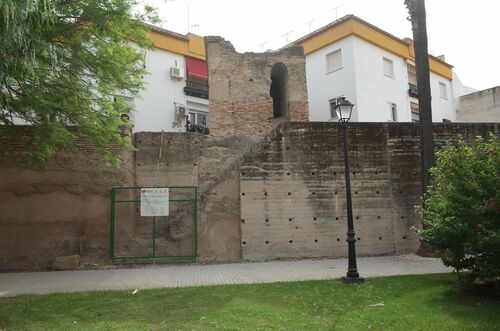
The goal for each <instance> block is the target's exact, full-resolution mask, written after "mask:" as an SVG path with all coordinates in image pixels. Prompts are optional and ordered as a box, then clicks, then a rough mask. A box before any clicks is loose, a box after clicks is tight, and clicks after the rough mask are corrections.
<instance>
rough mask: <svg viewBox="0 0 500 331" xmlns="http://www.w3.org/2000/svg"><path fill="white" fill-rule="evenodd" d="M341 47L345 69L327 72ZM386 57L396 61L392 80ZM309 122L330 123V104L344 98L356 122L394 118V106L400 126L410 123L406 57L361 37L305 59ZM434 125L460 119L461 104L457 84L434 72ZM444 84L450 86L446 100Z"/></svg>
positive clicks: (432, 75)
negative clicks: (386, 71)
mask: <svg viewBox="0 0 500 331" xmlns="http://www.w3.org/2000/svg"><path fill="white" fill-rule="evenodd" d="M338 49H342V63H343V67H342V69H339V70H337V71H334V72H330V73H327V70H326V56H327V55H328V54H330V53H331V52H334V51H336V50H338ZM384 58H385V59H388V60H391V61H392V63H393V68H394V75H393V77H388V76H386V75H385V74H384ZM306 78H307V93H308V97H309V120H310V121H328V120H330V109H329V100H331V99H333V98H335V97H339V96H345V97H346V98H347V99H348V100H349V101H351V102H352V103H354V104H355V107H354V110H353V116H352V121H359V122H387V121H391V120H392V116H391V104H396V107H397V118H396V121H398V122H411V121H412V118H411V108H410V102H411V101H414V102H415V101H416V99H413V98H410V96H409V94H408V88H409V86H408V80H409V79H408V67H407V62H406V59H404V58H401V57H399V56H396V55H394V54H393V53H391V52H388V51H386V50H384V49H382V48H380V47H377V46H375V45H373V44H371V43H369V42H366V41H364V40H363V39H361V38H358V37H356V36H349V37H347V38H344V39H342V40H339V41H338V42H335V43H333V44H331V45H329V46H327V47H324V48H322V49H320V50H318V51H316V52H314V53H311V54H309V55H307V56H306ZM430 83H431V94H432V107H433V121H434V122H442V121H443V119H447V120H450V121H453V122H456V121H457V106H456V104H457V102H456V100H455V99H456V97H457V96H455V91H454V89H453V84H452V81H450V80H448V79H446V78H444V77H442V76H439V75H437V74H434V73H432V72H431V73H430ZM439 83H443V84H445V87H446V91H447V95H446V98H443V97H442V96H441V93H440V87H439Z"/></svg>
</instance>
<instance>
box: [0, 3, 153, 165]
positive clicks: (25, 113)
mask: <svg viewBox="0 0 500 331" xmlns="http://www.w3.org/2000/svg"><path fill="white" fill-rule="evenodd" d="M136 6H137V3H136V0H1V1H0V125H11V124H13V123H18V124H19V123H26V124H31V125H33V127H34V128H35V136H34V140H33V149H32V150H31V152H30V156H31V158H30V159H31V160H33V161H36V162H37V163H42V164H44V163H46V162H47V161H48V160H49V159H50V157H51V156H52V155H53V154H54V153H55V152H56V151H57V150H58V149H61V148H66V147H71V146H73V144H74V142H75V140H76V139H77V138H84V139H88V140H89V141H90V142H92V143H93V144H94V145H95V147H96V148H97V150H98V152H99V153H100V154H101V156H102V157H103V159H104V160H105V161H106V162H107V163H109V164H113V165H118V164H119V163H120V159H119V156H118V153H116V152H114V150H116V148H112V146H113V145H114V146H115V147H116V146H118V147H120V148H131V145H130V141H129V139H128V138H127V137H123V136H122V135H121V134H120V126H124V125H125V126H127V125H129V124H128V123H127V122H126V120H124V119H123V118H120V114H121V113H129V112H130V111H132V109H130V106H128V105H126V104H125V103H124V102H121V101H118V102H114V100H113V95H116V94H119V95H129V96H135V95H137V94H138V93H139V92H140V90H141V89H142V88H143V79H142V76H143V75H144V74H145V69H144V63H143V62H144V52H145V50H146V49H147V48H148V47H150V42H149V41H148V38H147V32H148V28H147V25H146V24H144V22H154V21H155V19H156V16H155V14H154V11H153V9H152V8H150V7H145V9H144V10H143V11H141V12H137V13H135V14H134V13H133V12H134V10H135V8H137V7H136ZM131 40H133V41H134V43H131V42H130V41H131ZM68 124H71V126H72V127H73V129H69V128H68Z"/></svg>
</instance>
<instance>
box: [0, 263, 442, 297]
mask: <svg viewBox="0 0 500 331" xmlns="http://www.w3.org/2000/svg"><path fill="white" fill-rule="evenodd" d="M358 268H359V272H360V275H361V276H362V277H374V276H390V275H411V274H430V273H442V272H451V269H450V268H446V267H444V266H443V264H442V263H441V261H440V260H439V259H435V258H423V257H419V256H415V255H404V256H382V257H365V258H358ZM346 270H347V260H346V259H335V260H333V259H329V260H299V261H273V262H261V263H231V264H210V265H181V266H179V265H176V266H172V265H171V266H158V265H156V266H147V267H143V268H139V269H110V270H79V271H51V272H25V273H3V274H0V297H8V296H15V295H18V294H23V293H37V294H44V293H54V292H79V291H91V290H121V289H143V288H162V287H187V286H206V285H222V284H252V283H272V282H289V281H300V280H315V279H332V278H340V277H342V276H344V275H345V273H346Z"/></svg>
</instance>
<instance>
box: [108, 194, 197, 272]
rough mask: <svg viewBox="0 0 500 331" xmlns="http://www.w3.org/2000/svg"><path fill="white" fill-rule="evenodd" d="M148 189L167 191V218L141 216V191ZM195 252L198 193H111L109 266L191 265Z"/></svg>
mask: <svg viewBox="0 0 500 331" xmlns="http://www.w3.org/2000/svg"><path fill="white" fill-rule="evenodd" d="M151 188H154V189H168V201H169V202H168V209H169V212H168V216H141V190H142V191H144V190H143V189H151ZM144 205H146V203H144ZM142 207H144V208H146V207H145V206H142ZM143 214H144V213H143ZM197 251H198V192H197V188H196V187H195V186H144V187H115V188H113V189H112V190H111V229H110V242H109V256H110V263H111V264H131V263H132V264H136V263H137V264H139V263H158V264H161V263H192V262H196V257H197Z"/></svg>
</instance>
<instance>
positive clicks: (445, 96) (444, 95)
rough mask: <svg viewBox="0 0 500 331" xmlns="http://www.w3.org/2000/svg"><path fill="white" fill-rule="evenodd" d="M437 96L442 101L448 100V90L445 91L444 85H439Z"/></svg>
mask: <svg viewBox="0 0 500 331" xmlns="http://www.w3.org/2000/svg"><path fill="white" fill-rule="evenodd" d="M439 95H440V96H441V98H442V99H446V100H448V90H447V89H446V85H445V84H444V83H439Z"/></svg>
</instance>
